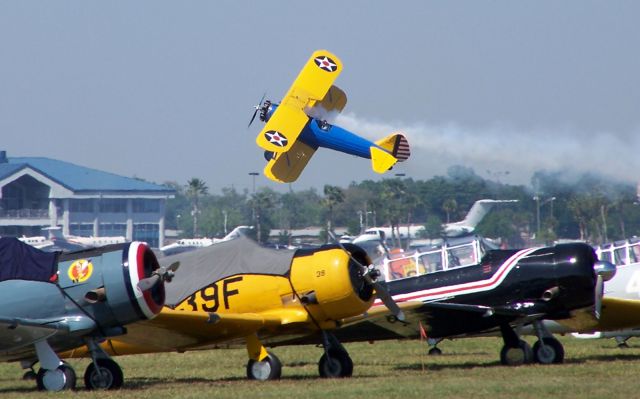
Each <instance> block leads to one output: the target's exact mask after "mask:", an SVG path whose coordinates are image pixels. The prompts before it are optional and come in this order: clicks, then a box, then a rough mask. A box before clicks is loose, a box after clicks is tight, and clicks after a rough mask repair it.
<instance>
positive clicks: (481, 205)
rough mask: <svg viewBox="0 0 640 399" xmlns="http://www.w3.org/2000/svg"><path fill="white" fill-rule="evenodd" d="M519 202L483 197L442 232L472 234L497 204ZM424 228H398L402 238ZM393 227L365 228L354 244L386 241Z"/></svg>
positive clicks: (417, 232) (414, 234) (448, 236)
mask: <svg viewBox="0 0 640 399" xmlns="http://www.w3.org/2000/svg"><path fill="white" fill-rule="evenodd" d="M511 202H518V200H493V199H481V200H478V201H476V202H474V204H473V206H471V209H469V212H468V213H467V215H466V216H465V217H464V219H463V220H461V221H459V222H454V223H445V224H443V225H442V233H443V236H444V237H447V238H452V237H460V236H464V235H468V234H472V233H473V232H474V231H475V229H476V226H478V224H479V223H480V221H482V219H483V218H484V217H485V216H486V214H487V213H489V211H490V210H491V208H493V206H494V205H495V204H501V203H511ZM421 230H424V226H417V225H416V226H401V227H400V228H398V231H399V234H400V239H406V238H410V239H415V238H419V236H420V233H419V232H420V231H421ZM391 235H392V233H391V227H371V228H368V229H366V230H365V232H364V233H363V234H361V235H359V236H358V237H356V238H354V239H353V241H352V242H353V243H354V244H361V243H363V242H365V241H385V240H386V239H387V238H389V237H391Z"/></svg>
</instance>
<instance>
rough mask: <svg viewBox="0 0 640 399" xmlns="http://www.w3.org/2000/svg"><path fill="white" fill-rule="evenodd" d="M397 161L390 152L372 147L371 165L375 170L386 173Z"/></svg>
mask: <svg viewBox="0 0 640 399" xmlns="http://www.w3.org/2000/svg"><path fill="white" fill-rule="evenodd" d="M396 162H398V160H397V159H396V157H394V156H393V155H391V154H390V153H388V152H386V151H385V150H381V149H380V148H378V147H371V167H372V168H373V171H374V172H376V173H384V172H386V171H388V170H389V169H391V167H392V166H393V165H395V164H396Z"/></svg>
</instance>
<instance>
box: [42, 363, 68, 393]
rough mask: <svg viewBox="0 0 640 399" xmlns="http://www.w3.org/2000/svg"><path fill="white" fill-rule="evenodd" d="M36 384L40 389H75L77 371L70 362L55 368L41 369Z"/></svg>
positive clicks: (55, 390)
mask: <svg viewBox="0 0 640 399" xmlns="http://www.w3.org/2000/svg"><path fill="white" fill-rule="evenodd" d="M36 384H37V385H38V389H39V390H40V391H51V392H58V391H63V390H68V389H75V387H76V372H75V371H74V370H73V368H72V367H71V366H69V365H68V364H63V365H61V366H59V367H58V368H57V369H55V370H47V369H40V370H38V374H37V375H36Z"/></svg>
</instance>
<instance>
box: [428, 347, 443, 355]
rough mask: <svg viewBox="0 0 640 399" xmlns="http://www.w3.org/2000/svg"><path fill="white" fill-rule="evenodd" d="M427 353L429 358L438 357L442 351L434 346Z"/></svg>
mask: <svg viewBox="0 0 640 399" xmlns="http://www.w3.org/2000/svg"><path fill="white" fill-rule="evenodd" d="M428 353H429V356H440V355H442V350H440V348H437V347H435V346H434V347H433V348H431V349H429V352H428Z"/></svg>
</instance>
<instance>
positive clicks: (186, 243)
mask: <svg viewBox="0 0 640 399" xmlns="http://www.w3.org/2000/svg"><path fill="white" fill-rule="evenodd" d="M251 229H253V226H238V227H236V228H235V229H233V230H231V232H230V233H229V234H227V235H226V236H224V237H222V238H182V239H180V240H178V241H176V242H174V243H171V244H168V245H165V246H163V247H161V248H160V251H161V252H162V254H163V255H165V256H169V255H175V254H179V253H182V252H189V251H193V250H194V249H198V248H203V247H208V246H209V245H213V244H218V243H220V242H225V241H229V240H233V239H235V238H238V237H241V236H243V235H245V234H246V233H247V232H248V231H249V230H251Z"/></svg>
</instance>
